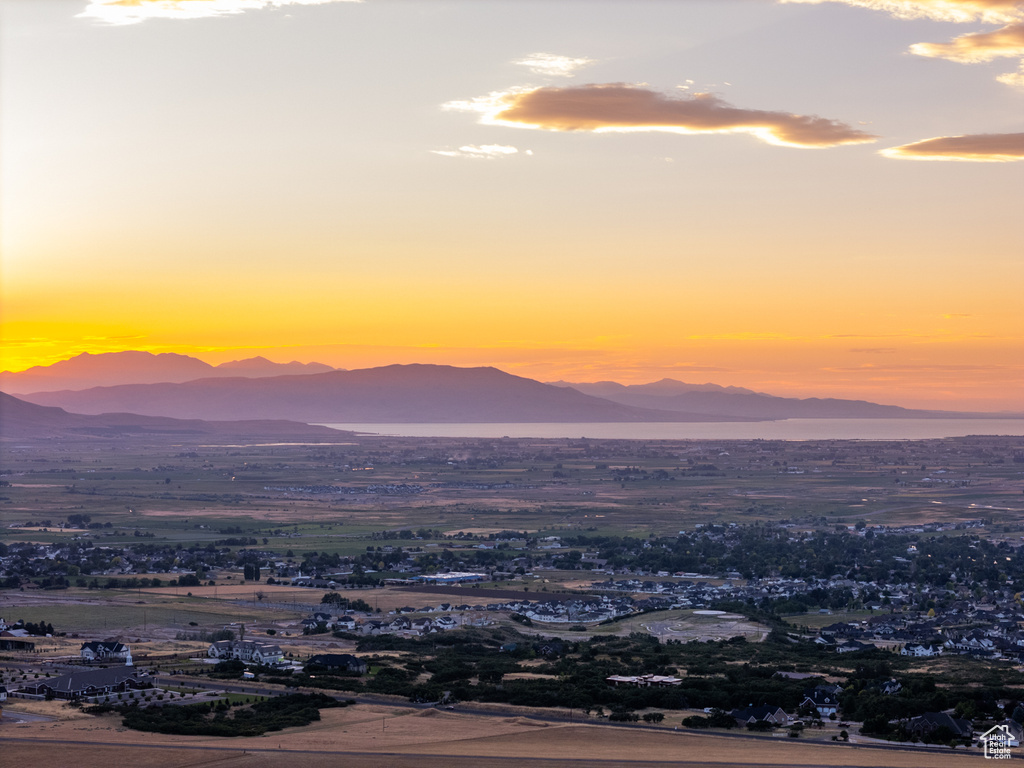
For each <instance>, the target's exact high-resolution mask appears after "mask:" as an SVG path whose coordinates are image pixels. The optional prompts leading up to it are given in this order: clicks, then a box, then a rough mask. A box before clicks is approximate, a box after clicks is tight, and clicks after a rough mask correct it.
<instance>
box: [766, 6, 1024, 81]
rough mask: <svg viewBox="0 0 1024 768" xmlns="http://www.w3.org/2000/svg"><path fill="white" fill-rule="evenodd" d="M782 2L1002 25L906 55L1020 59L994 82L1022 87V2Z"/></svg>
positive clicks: (963, 61) (969, 59) (918, 45)
mask: <svg viewBox="0 0 1024 768" xmlns="http://www.w3.org/2000/svg"><path fill="white" fill-rule="evenodd" d="M779 1H780V2H783V3H815V4H817V3H824V2H837V3H846V4H847V5H856V6H860V7H862V8H872V9H874V10H879V11H886V12H888V13H890V14H892V15H893V16H896V17H898V18H902V19H920V18H927V19H935V20H938V21H954V22H969V21H984V22H988V23H994V24H1005V25H1006V26H1004V27H1002V28H1001V29H995V30H992V31H989V32H972V33H971V34H967V35H961V36H959V37H955V38H953V39H952V40H951V41H950V42H948V43H915V44H914V45H912V46H910V52H911V53H914V54H916V55H918V56H928V57H930V58H937V59H948V60H949V61H956V62H960V63H961V64H977V63H979V62H985V61H992V60H993V59H997V58H1001V57H1007V56H1009V57H1013V58H1021V59H1022V61H1021V67H1020V69H1019V70H1018V71H1017V72H1008V73H1006V74H1004V75H1000V76H999V77H997V78H996V79H997V80H998V81H999V82H1001V83H1005V84H1006V85H1013V86H1019V87H1024V2H1022V0H779Z"/></svg>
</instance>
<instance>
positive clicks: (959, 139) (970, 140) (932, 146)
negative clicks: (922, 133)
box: [881, 133, 1024, 163]
mask: <svg viewBox="0 0 1024 768" xmlns="http://www.w3.org/2000/svg"><path fill="white" fill-rule="evenodd" d="M881 154H883V155H885V156H886V157H893V158H899V159H909V160H965V161H982V162H1001V163H1006V162H1012V161H1014V160H1024V133H980V134H975V135H968V136H939V137H936V138H934V139H924V140H923V141H915V142H914V143H912V144H904V145H902V146H899V147H890V148H888V149H883V150H882V151H881Z"/></svg>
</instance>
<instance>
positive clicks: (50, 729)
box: [0, 705, 980, 768]
mask: <svg viewBox="0 0 1024 768" xmlns="http://www.w3.org/2000/svg"><path fill="white" fill-rule="evenodd" d="M11 714H13V713H11V712H10V710H8V713H7V716H5V718H4V721H3V722H2V724H0V750H2V754H3V756H4V764H5V765H19V764H22V763H23V762H28V761H29V760H31V761H34V762H38V761H42V764H46V765H50V766H74V768H108V766H109V765H111V764H112V763H120V764H122V765H126V766H127V765H130V766H143V767H145V766H154V768H156V767H160V768H164V767H165V766H166V767H167V768H170V767H171V766H175V767H177V766H193V765H204V766H205V765H226V766H243V767H244V768H263V767H265V766H266V767H269V766H293V765H303V766H309V767H310V768H319V766H336V765H339V764H343V763H344V764H347V763H353V764H358V765H360V766H396V767H404V766H420V767H426V768H430V767H432V766H457V767H460V768H461V766H497V765H503V766H508V765H524V766H538V767H539V766H558V765H595V766H660V765H665V766H671V765H677V766H687V765H689V766H695V765H704V766H718V767H720V768H730V767H732V766H736V767H739V766H744V767H747V766H793V767H794V768H817V767H818V766H821V767H824V766H834V767H835V768H844V767H847V766H849V767H850V768H853V767H854V766H872V767H874V766H879V767H882V766H891V767H892V768H920V767H921V766H930V767H934V768H959V767H961V766H968V765H972V764H974V765H976V764H977V763H978V761H979V759H980V757H979V755H978V754H976V753H975V754H966V753H959V754H958V753H951V752H949V751H948V750H945V751H929V752H921V751H910V750H899V749H877V748H871V747H855V746H846V745H831V744H825V745H822V744H805V743H799V742H796V743H794V742H792V741H791V740H789V739H785V740H782V739H779V738H778V737H774V738H773V737H764V738H747V737H730V736H720V735H711V734H693V733H691V732H686V733H683V732H675V731H671V730H668V729H663V730H654V729H642V728H630V727H615V726H610V725H598V724H589V723H588V724H572V725H570V724H549V723H544V722H540V721H536V720H529V719H527V718H524V717H519V716H499V717H491V716H477V715H467V714H461V713H458V712H442V711H438V710H432V709H431V710H414V709H397V708H394V707H383V706H373V705H359V706H357V707H351V708H347V709H342V710H325V711H324V712H323V720H322V721H320V722H319V723H316V724H314V725H311V726H308V727H306V728H296V729H288V730H286V731H282V732H280V733H271V734H268V735H267V736H264V737H262V738H254V739H245V740H242V739H217V738H211V737H182V736H164V735H159V734H146V733H137V732H134V731H128V730H125V729H123V728H121V726H120V721H119V718H118V717H116V716H104V717H99V718H95V719H90V720H81V719H75V720H59V721H54V722H46V723H25V724H17V723H13V722H11V721H10V715H11ZM765 740H770V741H771V742H772V744H771V745H770V748H768V746H769V745H767V744H765V743H764V742H765Z"/></svg>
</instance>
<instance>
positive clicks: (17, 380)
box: [0, 352, 1021, 427]
mask: <svg viewBox="0 0 1024 768" xmlns="http://www.w3.org/2000/svg"><path fill="white" fill-rule="evenodd" d="M154 379H156V380H154ZM94 381H103V382H106V383H105V384H103V385H99V386H97V385H94V384H91V383H90V382H94ZM83 383H84V384H85V385H84V386H83ZM0 386H2V387H5V388H6V389H5V390H4V391H8V392H14V393H18V394H19V396H20V397H21V398H22V399H23V400H26V401H29V402H31V403H34V404H37V405H44V406H51V407H59V408H64V409H67V410H68V411H72V412H73V413H76V414H88V415H97V414H109V413H134V414H141V415H146V416H161V417H169V418H177V419H204V420H213V421H230V420H251V419H285V420H290V421H295V422H303V423H430V422H448V423H458V422H467V423H468V422H666V421H668V422H693V421H705V422H707V421H764V420H773V419H787V418H914V419H921V418H954V417H973V418H978V417H999V418H1008V417H1013V416H1014V415H1013V414H976V413H960V412H948V411H923V410H913V409H908V408H901V407H899V406H893V405H879V404H877V403H871V402H867V401H863V400H841V399H835V398H824V399H823V398H806V399H800V398H788V397H776V396H773V395H769V394H765V393H763V392H755V391H753V390H750V389H745V388H743V387H728V386H720V385H718V384H688V383H686V382H681V381H676V380H674V379H663V380H661V381H657V382H653V383H650V384H635V385H623V384H619V383H616V382H610V381H604V382H596V383H570V382H565V381H559V382H554V383H550V384H546V383H541V382H539V381H534V380H533V379H528V378H524V377H521V376H513V375H511V374H508V373H504V372H502V371H500V370H498V369H496V368H456V367H452V366H446V365H422V364H414V365H389V366H383V367H379V368H366V369H360V370H350V371H347V370H336V369H333V368H331V367H330V366H326V365H323V364H320V363H308V364H303V363H288V364H279V363H272V362H270V361H269V360H266V359H264V358H252V359H249V360H240V361H235V362H232V363H224V364H222V365H219V366H211V365H209V364H207V363H204V362H203V361H201V360H198V359H196V358H191V357H187V356H185V355H174V354H161V355H154V354H152V353H148V352H118V353H110V354H101V355H79V356H78V357H76V358H72V359H70V360H66V361H62V362H61V363H56V364H54V365H52V366H48V367H37V368H32V369H29V370H27V371H23V372H20V373H9V372H8V373H4V374H0ZM0 416H2V417H3V420H4V423H5V427H6V422H7V417H6V415H4V414H0ZM1016 416H1018V417H1019V416H1021V414H1017V415H1016Z"/></svg>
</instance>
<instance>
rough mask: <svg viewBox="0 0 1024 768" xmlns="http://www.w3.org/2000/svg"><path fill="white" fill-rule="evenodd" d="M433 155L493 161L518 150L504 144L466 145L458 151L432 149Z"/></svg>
mask: <svg viewBox="0 0 1024 768" xmlns="http://www.w3.org/2000/svg"><path fill="white" fill-rule="evenodd" d="M430 151H431V152H433V153H434V154H435V155H444V156H445V157H469V158H474V159H477V160H493V159H495V158H497V157H508V156H510V155H516V154H519V149H518V148H516V147H510V146H507V145H505V144H467V145H466V146H464V147H459V148H458V149H432V150H430ZM523 154H524V155H532V154H533V150H530V149H528V150H526V151H525V152H524V153H523Z"/></svg>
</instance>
